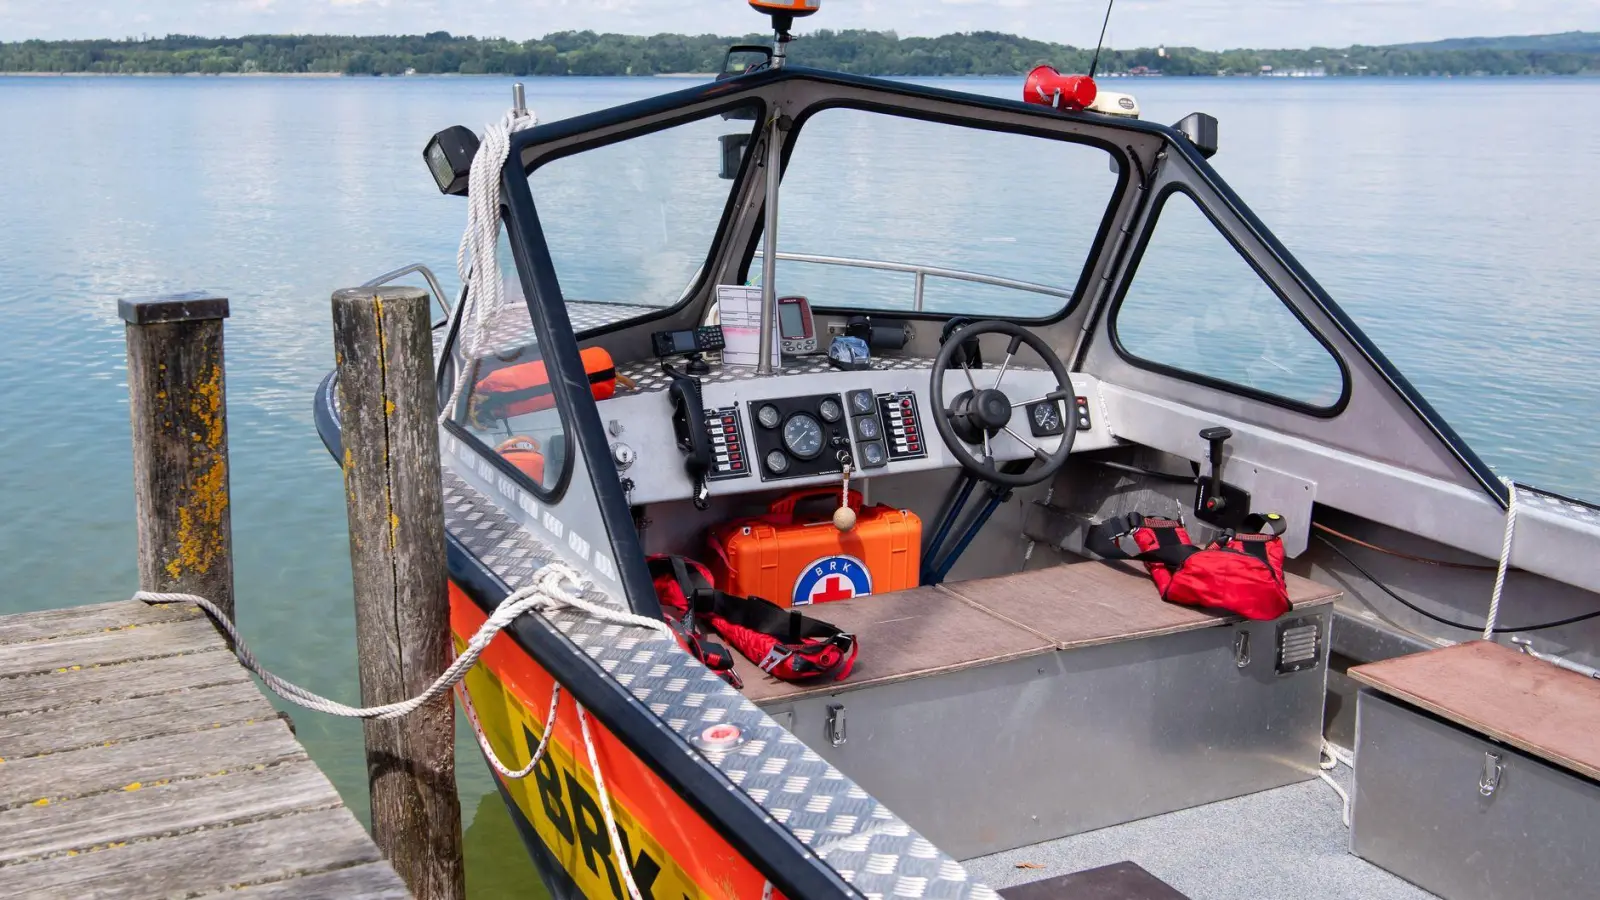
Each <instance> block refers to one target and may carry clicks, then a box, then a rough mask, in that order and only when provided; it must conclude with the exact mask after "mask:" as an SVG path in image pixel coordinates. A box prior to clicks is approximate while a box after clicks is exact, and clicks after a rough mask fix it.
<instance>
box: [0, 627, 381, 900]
mask: <svg viewBox="0 0 1600 900" xmlns="http://www.w3.org/2000/svg"><path fill="white" fill-rule="evenodd" d="M0 836H3V837H0V885H3V890H0V893H4V895H5V896H29V897H33V896H40V897H57V896H67V897H75V898H97V897H117V898H124V897H129V898H142V897H150V898H154V897H174V896H177V897H188V896H200V895H205V896H217V897H220V896H222V895H223V894H228V895H230V896H232V897H238V896H240V895H241V893H243V895H244V896H246V897H253V898H256V900H263V898H267V900H274V898H286V897H328V898H330V900H331V898H334V897H340V898H345V897H370V898H375V900H376V898H381V900H394V898H403V897H407V896H409V893H408V892H407V890H406V887H405V885H404V883H403V882H402V881H401V879H400V878H399V876H398V875H396V874H395V871H394V869H393V867H392V866H391V865H390V864H389V863H387V862H384V861H382V860H381V858H380V854H379V853H378V849H377V846H376V845H375V844H373V842H372V840H371V838H370V837H368V836H367V833H366V831H365V830H364V829H363V828H362V827H361V824H360V823H359V822H357V821H356V819H355V817H354V816H352V815H351V814H350V812H349V810H347V809H345V808H344V807H343V805H342V803H341V801H340V799H339V796H338V793H337V792H336V791H335V790H334V788H333V785H332V784H331V783H330V782H329V781H328V779H327V777H326V776H325V775H323V774H322V772H321V771H320V770H319V769H318V768H317V767H316V765H315V763H313V762H312V761H311V760H310V759H309V758H308V757H307V755H306V753H305V750H304V749H303V748H302V747H301V746H300V744H299V743H298V742H297V741H296V740H295V739H294V736H293V735H292V734H291V733H290V731H289V729H288V727H287V726H286V725H285V724H284V722H283V721H282V720H281V719H280V718H279V717H278V714H277V711H276V710H275V709H274V708H273V706H272V705H271V704H270V703H268V702H267V700H266V698H264V697H263V696H262V695H261V693H260V692H259V691H258V690H257V688H256V686H255V684H254V682H253V681H252V680H251V678H250V676H249V674H248V673H246V672H245V671H244V669H243V668H242V667H240V666H239V664H238V662H237V661H236V660H235V659H234V658H233V654H232V653H231V652H230V651H228V650H227V649H226V648H225V646H224V643H223V639H222V637H221V635H220V634H218V633H217V632H216V630H215V629H214V628H213V627H212V626H211V623H210V622H209V620H207V619H205V618H204V616H203V615H200V614H199V613H198V612H197V611H195V610H192V609H187V608H183V607H176V606H174V607H168V608H159V607H150V606H147V605H145V604H142V603H128V602H123V603H109V604H99V605H96V606H92V607H83V608H80V609H76V610H54V611H48V612H42V613H26V614H23V615H18V616H4V617H0ZM240 888H243V889H244V890H243V891H242V892H241V891H240V890H239V889H240Z"/></svg>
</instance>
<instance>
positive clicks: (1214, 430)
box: [1200, 425, 1233, 512]
mask: <svg viewBox="0 0 1600 900" xmlns="http://www.w3.org/2000/svg"><path fill="white" fill-rule="evenodd" d="M1232 437H1233V429H1232V428H1229V427H1227V426H1226V425H1213V426H1212V427H1210V428H1202V429H1200V439H1201V440H1203V441H1205V442H1206V443H1208V444H1210V445H1211V446H1210V450H1209V453H1208V454H1207V455H1208V457H1209V458H1210V461H1211V474H1210V476H1209V478H1208V480H1209V482H1210V483H1209V485H1208V487H1209V488H1210V490H1208V491H1206V494H1207V497H1206V503H1205V508H1206V509H1207V510H1208V511H1210V512H1222V511H1223V510H1224V509H1226V508H1227V507H1228V498H1227V497H1224V496H1223V495H1222V450H1223V447H1224V446H1225V445H1226V444H1227V443H1228V439H1229V438H1232Z"/></svg>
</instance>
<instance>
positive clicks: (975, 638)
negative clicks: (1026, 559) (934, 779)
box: [734, 588, 1052, 703]
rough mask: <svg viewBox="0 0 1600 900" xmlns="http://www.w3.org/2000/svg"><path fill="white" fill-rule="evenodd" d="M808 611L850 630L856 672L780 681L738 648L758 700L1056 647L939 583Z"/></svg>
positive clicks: (750, 691)
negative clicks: (804, 681)
mask: <svg viewBox="0 0 1600 900" xmlns="http://www.w3.org/2000/svg"><path fill="white" fill-rule="evenodd" d="M805 613H806V615H808V616H812V617H815V618H818V619H821V620H823V621H825V622H829V623H831V624H833V625H837V626H838V627H840V628H842V629H844V630H845V631H848V632H851V633H852V634H854V635H855V636H856V640H857V641H858V642H859V646H860V653H859V656H858V657H857V659H856V665H855V670H854V671H853V672H852V673H851V674H850V677H849V678H848V679H847V680H845V681H842V682H838V681H830V682H826V683H822V684H812V685H795V684H789V683H787V682H783V681H779V680H778V679H776V678H773V677H772V676H770V675H768V674H767V673H765V672H763V671H761V669H759V668H758V667H756V665H755V664H754V663H752V662H750V661H749V660H747V659H745V658H744V657H742V656H740V655H739V654H738V653H735V654H734V656H735V662H736V665H735V668H736V669H737V670H738V672H739V675H740V677H741V678H743V679H744V694H745V696H747V697H749V698H750V699H751V700H753V701H755V702H757V703H765V702H769V701H774V700H788V699H794V698H796V697H803V696H807V695H810V694H817V693H832V692H835V691H840V690H849V689H852V688H859V687H866V686H867V685H872V684H883V683H886V682H890V681H898V680H900V679H904V678H913V677H916V676H919V675H931V674H934V673H937V672H950V671H956V670H958V669H964V668H970V667H972V666H979V665H984V664H987V663H994V662H1002V661H1005V660H1009V659H1016V658H1018V657H1022V656H1028V655H1030V654H1034V653H1044V652H1047V651H1049V650H1051V649H1052V647H1051V645H1050V642H1049V641H1047V640H1044V639H1043V638H1041V637H1039V636H1038V635H1036V634H1033V633H1030V632H1029V631H1028V630H1027V629H1025V628H1020V627H1018V626H1016V625H1014V624H1012V623H1010V622H1006V621H1003V620H1002V619H1000V618H998V617H996V616H993V615H990V614H988V613H986V612H984V611H983V610H981V609H978V608H977V607H974V606H972V605H971V604H968V603H963V602H962V601H960V600H958V599H956V598H954V597H951V596H950V595H948V594H945V593H943V592H941V591H939V590H936V589H934V588H913V589H912V590H909V591H897V592H895V593H891V594H871V595H868V596H865V597H859V598H856V599H854V600H844V601H841V602H838V603H821V604H817V605H815V606H811V607H807V608H806V609H805Z"/></svg>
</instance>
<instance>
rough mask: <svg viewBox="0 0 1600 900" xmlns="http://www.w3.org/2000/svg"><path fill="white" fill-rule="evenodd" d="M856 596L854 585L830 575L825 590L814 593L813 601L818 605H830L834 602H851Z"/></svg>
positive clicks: (824, 586)
mask: <svg viewBox="0 0 1600 900" xmlns="http://www.w3.org/2000/svg"><path fill="white" fill-rule="evenodd" d="M855 595H856V589H855V586H854V585H852V584H851V583H850V582H848V581H845V580H844V579H843V578H840V577H839V576H837V575H829V576H828V580H827V582H826V583H825V584H824V585H823V589H822V590H820V591H817V592H816V593H813V594H812V595H811V599H812V600H815V601H816V602H818V603H829V602H831V601H834V600H849V599H850V598H851V597H854V596H855Z"/></svg>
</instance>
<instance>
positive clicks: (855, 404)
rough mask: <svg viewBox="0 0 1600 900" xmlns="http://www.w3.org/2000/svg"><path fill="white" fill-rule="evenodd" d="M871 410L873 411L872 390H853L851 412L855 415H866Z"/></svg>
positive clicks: (851, 393)
mask: <svg viewBox="0 0 1600 900" xmlns="http://www.w3.org/2000/svg"><path fill="white" fill-rule="evenodd" d="M869 412H872V392H871V391H851V392H850V414H851V415H853V416H864V415H866V414H867V413H869Z"/></svg>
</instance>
